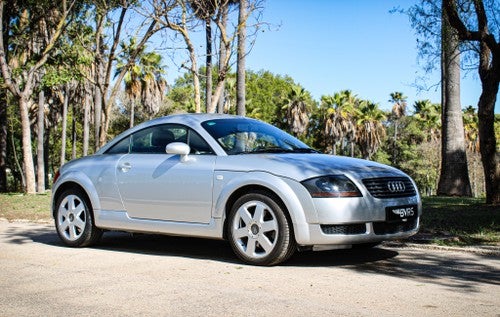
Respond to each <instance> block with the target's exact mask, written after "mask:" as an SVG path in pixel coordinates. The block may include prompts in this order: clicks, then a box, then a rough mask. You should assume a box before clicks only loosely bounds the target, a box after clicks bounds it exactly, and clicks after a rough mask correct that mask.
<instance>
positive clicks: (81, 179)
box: [52, 170, 101, 211]
mask: <svg viewBox="0 0 500 317" xmlns="http://www.w3.org/2000/svg"><path fill="white" fill-rule="evenodd" d="M69 183H73V184H76V185H78V186H79V187H81V188H82V190H83V191H84V192H85V193H86V194H87V196H88V198H89V199H90V204H91V205H92V209H93V210H94V211H96V210H101V203H100V200H99V197H98V195H97V190H96V188H95V186H94V183H92V181H91V180H90V178H89V177H88V176H87V175H86V174H85V173H82V172H79V171H74V170H72V171H69V172H67V173H64V174H62V175H61V176H60V177H59V178H58V179H57V181H56V183H55V184H54V186H53V187H52V210H54V208H56V206H55V204H56V200H57V197H58V195H59V194H60V193H61V191H62V190H64V189H65V188H66V186H65V185H67V184H69Z"/></svg>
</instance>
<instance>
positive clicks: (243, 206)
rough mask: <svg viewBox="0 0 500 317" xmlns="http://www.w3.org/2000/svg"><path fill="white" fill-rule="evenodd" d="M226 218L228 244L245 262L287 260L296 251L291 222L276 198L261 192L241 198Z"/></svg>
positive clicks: (268, 263) (278, 261)
mask: <svg viewBox="0 0 500 317" xmlns="http://www.w3.org/2000/svg"><path fill="white" fill-rule="evenodd" d="M228 221H229V223H228V237H229V242H230V244H231V247H232V249H233V251H234V252H235V254H236V255H237V256H238V257H239V258H240V259H241V260H243V261H244V262H246V263H249V264H254V265H275V264H278V263H281V262H283V261H286V260H287V259H288V258H289V257H290V256H291V255H292V254H293V252H294V251H295V248H296V243H295V239H294V237H293V234H292V228H291V225H290V221H289V220H288V218H287V216H286V214H285V212H284V210H283V208H282V207H281V206H280V204H279V203H278V202H277V201H276V199H274V198H271V196H270V195H267V194H266V193H264V192H256V193H250V194H246V195H244V196H242V197H240V198H239V199H238V200H237V201H236V202H235V204H234V205H233V207H232V209H231V212H230V214H229V218H228Z"/></svg>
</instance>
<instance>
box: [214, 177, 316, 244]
mask: <svg viewBox="0 0 500 317" xmlns="http://www.w3.org/2000/svg"><path fill="white" fill-rule="evenodd" d="M214 177H215V179H214V201H215V205H214V207H213V212H212V217H213V218H223V219H224V218H225V217H226V212H227V211H226V205H227V202H228V200H229V199H230V198H231V196H232V195H233V194H234V193H235V192H237V191H238V190H239V189H241V188H244V187H246V186H260V187H264V188H267V189H268V190H270V191H272V192H273V193H274V194H276V195H277V196H278V197H279V198H280V199H281V201H282V202H283V203H284V204H285V207H286V209H287V211H288V213H289V215H290V218H291V220H292V224H293V228H294V233H295V238H296V241H297V242H298V243H301V241H307V240H308V239H309V231H308V230H307V228H308V226H307V223H317V221H318V216H317V213H316V210H315V208H314V205H313V202H312V199H311V198H310V195H309V193H308V192H307V190H306V189H305V188H304V187H303V186H302V185H301V184H300V183H298V182H296V181H294V180H291V179H287V178H284V177H279V176H276V175H273V174H270V173H266V172H230V171H220V172H215V176H214Z"/></svg>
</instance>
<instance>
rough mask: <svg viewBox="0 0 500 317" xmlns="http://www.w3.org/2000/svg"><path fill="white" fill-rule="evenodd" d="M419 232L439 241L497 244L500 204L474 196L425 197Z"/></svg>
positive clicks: (452, 243)
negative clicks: (486, 201)
mask: <svg viewBox="0 0 500 317" xmlns="http://www.w3.org/2000/svg"><path fill="white" fill-rule="evenodd" d="M419 235H424V236H425V235H428V236H429V237H430V240H431V242H432V243H436V244H442V245H455V246H461V245H474V244H485V245H498V244H500V208H499V207H498V206H490V205H485V204H484V203H483V200H482V199H476V198H461V197H460V198H457V197H425V198H424V199H423V215H422V218H421V229H420V233H419Z"/></svg>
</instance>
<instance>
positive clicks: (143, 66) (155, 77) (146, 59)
mask: <svg viewBox="0 0 500 317" xmlns="http://www.w3.org/2000/svg"><path fill="white" fill-rule="evenodd" d="M121 46H122V49H123V51H122V54H121V55H120V57H121V59H123V60H128V56H129V52H133V51H135V49H136V41H135V39H134V38H132V39H130V42H129V44H125V43H122V44H121ZM145 49H146V47H145V46H144V47H143V49H141V51H140V52H139V54H137V58H136V59H135V61H134V62H133V63H132V64H128V66H127V64H121V63H119V64H118V66H117V69H116V74H118V73H120V72H121V71H122V69H123V68H124V67H128V71H127V73H126V74H125V76H124V83H125V93H126V95H127V96H128V98H129V100H130V127H133V126H134V117H135V107H136V105H137V104H138V103H139V102H140V103H141V104H142V106H143V107H144V110H145V111H146V112H147V114H148V116H149V118H152V117H153V116H154V115H155V114H156V113H158V111H159V109H160V105H161V103H162V102H163V97H164V95H165V89H166V87H167V82H166V80H165V79H164V78H163V75H164V74H165V71H164V70H163V69H164V67H163V66H162V63H161V60H162V57H161V55H159V54H158V53H155V52H145Z"/></svg>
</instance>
